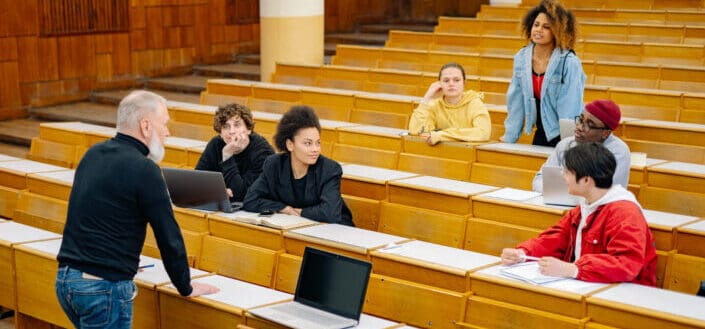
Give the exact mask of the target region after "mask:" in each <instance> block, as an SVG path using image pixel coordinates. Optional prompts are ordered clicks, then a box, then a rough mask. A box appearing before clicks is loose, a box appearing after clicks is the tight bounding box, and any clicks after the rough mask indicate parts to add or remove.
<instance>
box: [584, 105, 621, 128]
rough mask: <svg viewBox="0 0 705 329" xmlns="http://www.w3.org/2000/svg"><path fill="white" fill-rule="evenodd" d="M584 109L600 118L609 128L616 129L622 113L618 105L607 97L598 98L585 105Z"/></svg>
mask: <svg viewBox="0 0 705 329" xmlns="http://www.w3.org/2000/svg"><path fill="white" fill-rule="evenodd" d="M585 110H586V111H588V112H590V114H592V115H594V116H595V117H596V118H598V119H600V121H602V123H604V124H605V126H607V127H608V128H610V129H611V130H615V129H617V126H619V119H621V118H622V113H621V112H620V111H619V106H618V105H617V104H615V103H614V102H613V101H611V100H609V99H598V100H595V101H592V102H590V103H588V104H586V105H585Z"/></svg>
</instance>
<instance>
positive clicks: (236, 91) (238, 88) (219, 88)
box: [206, 79, 256, 97]
mask: <svg viewBox="0 0 705 329" xmlns="http://www.w3.org/2000/svg"><path fill="white" fill-rule="evenodd" d="M255 83H256V82H254V81H250V80H239V79H208V83H207V85H206V90H207V91H208V93H211V94H222V95H232V96H245V97H247V96H250V95H252V85H254V84H255Z"/></svg>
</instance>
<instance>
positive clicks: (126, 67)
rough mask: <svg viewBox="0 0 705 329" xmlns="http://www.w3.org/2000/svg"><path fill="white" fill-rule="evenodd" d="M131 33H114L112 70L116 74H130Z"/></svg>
mask: <svg viewBox="0 0 705 329" xmlns="http://www.w3.org/2000/svg"><path fill="white" fill-rule="evenodd" d="M130 58H131V57H130V34H129V33H116V34H113V52H112V58H111V60H112V65H113V67H112V71H113V74H114V75H117V76H121V75H126V74H130V63H131V62H130Z"/></svg>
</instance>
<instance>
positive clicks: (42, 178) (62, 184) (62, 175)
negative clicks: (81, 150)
mask: <svg viewBox="0 0 705 329" xmlns="http://www.w3.org/2000/svg"><path fill="white" fill-rule="evenodd" d="M75 174H76V170H73V169H71V170H62V171H52V172H45V173H36V174H29V175H27V188H29V191H30V192H34V193H37V194H42V195H45V196H48V197H52V198H57V199H61V200H65V201H68V200H69V195H70V194H71V187H72V186H73V177H74V175H75Z"/></svg>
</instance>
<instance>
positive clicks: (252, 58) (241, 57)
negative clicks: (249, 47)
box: [237, 54, 260, 65]
mask: <svg viewBox="0 0 705 329" xmlns="http://www.w3.org/2000/svg"><path fill="white" fill-rule="evenodd" d="M237 60H238V62H239V63H241V64H257V65H259V63H260V55H259V54H238V55H237Z"/></svg>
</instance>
